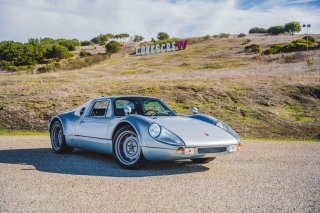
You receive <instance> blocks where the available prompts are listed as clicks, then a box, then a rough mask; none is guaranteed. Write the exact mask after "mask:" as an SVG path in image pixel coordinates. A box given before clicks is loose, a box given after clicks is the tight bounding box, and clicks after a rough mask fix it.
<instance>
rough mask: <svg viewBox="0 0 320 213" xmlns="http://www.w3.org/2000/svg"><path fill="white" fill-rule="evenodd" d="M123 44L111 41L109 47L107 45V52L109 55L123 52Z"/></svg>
mask: <svg viewBox="0 0 320 213" xmlns="http://www.w3.org/2000/svg"><path fill="white" fill-rule="evenodd" d="M121 46H122V45H121V44H120V43H119V42H116V41H110V42H109V43H108V44H107V45H106V50H107V51H108V52H109V53H111V54H112V53H117V52H119V51H120V50H121Z"/></svg>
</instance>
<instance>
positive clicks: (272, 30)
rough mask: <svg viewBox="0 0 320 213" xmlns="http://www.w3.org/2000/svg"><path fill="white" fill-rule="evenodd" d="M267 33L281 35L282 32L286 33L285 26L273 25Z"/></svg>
mask: <svg viewBox="0 0 320 213" xmlns="http://www.w3.org/2000/svg"><path fill="white" fill-rule="evenodd" d="M267 33H269V34H272V35H279V34H281V33H284V26H273V27H270V28H269V29H268V30H267Z"/></svg>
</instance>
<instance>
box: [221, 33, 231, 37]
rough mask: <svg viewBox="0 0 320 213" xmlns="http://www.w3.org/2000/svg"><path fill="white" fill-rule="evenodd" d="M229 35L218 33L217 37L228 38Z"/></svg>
mask: <svg viewBox="0 0 320 213" xmlns="http://www.w3.org/2000/svg"><path fill="white" fill-rule="evenodd" d="M229 36H230V33H220V35H219V37H220V38H229Z"/></svg>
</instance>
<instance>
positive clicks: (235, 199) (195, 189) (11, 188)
mask: <svg viewBox="0 0 320 213" xmlns="http://www.w3.org/2000/svg"><path fill="white" fill-rule="evenodd" d="M0 212H320V143H289V142H287V143H286V142H281V143H280V142H250V141H245V142H244V148H243V150H241V151H240V152H238V153H236V154H231V155H225V156H220V157H218V158H217V159H216V160H214V161H212V162H210V163H209V164H204V165H200V164H193V163H192V162H191V161H176V162H158V163H152V164H149V165H148V166H147V167H146V168H144V169H142V170H137V171H128V170H124V169H122V168H120V167H119V166H118V165H117V164H116V162H115V161H114V159H113V158H112V157H111V156H106V155H102V154H96V153H93V152H88V151H81V150H75V151H74V152H73V153H72V154H69V155H58V154H54V152H53V151H52V149H51V147H50V140H49V137H43V136H41V137H33V136H32V137H31V136H28V137H23V136H20V137H0Z"/></svg>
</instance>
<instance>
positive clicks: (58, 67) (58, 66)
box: [53, 62, 61, 69]
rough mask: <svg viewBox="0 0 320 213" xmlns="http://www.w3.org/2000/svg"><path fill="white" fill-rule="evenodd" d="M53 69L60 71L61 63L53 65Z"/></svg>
mask: <svg viewBox="0 0 320 213" xmlns="http://www.w3.org/2000/svg"><path fill="white" fill-rule="evenodd" d="M53 67H54V68H56V69H60V68H61V63H60V62H54V63H53Z"/></svg>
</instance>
